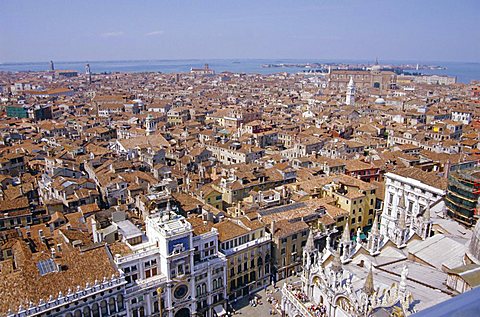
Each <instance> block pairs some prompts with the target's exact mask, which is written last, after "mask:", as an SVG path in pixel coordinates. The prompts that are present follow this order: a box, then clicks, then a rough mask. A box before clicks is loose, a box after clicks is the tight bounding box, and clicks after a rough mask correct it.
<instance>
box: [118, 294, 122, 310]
mask: <svg viewBox="0 0 480 317" xmlns="http://www.w3.org/2000/svg"><path fill="white" fill-rule="evenodd" d="M117 305H118V310H122V309H123V295H122V294H118V296H117Z"/></svg>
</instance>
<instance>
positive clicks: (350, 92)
mask: <svg viewBox="0 0 480 317" xmlns="http://www.w3.org/2000/svg"><path fill="white" fill-rule="evenodd" d="M345 103H346V104H347V105H349V106H354V105H355V83H354V82H353V77H352V76H350V81H349V82H348V85H347V98H346V100H345Z"/></svg>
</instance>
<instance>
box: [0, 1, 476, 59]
mask: <svg viewBox="0 0 480 317" xmlns="http://www.w3.org/2000/svg"><path fill="white" fill-rule="evenodd" d="M376 56H378V57H379V58H380V59H383V60H392V59H394V60H424V61H480V0H457V1H454V0H448V1H447V0H397V1H389V0H381V1H380V0H378V1H374V0H355V1H354V0H351V1H347V0H329V1H326V0H318V1H315V0H309V1H302V0H294V1H293V0H292V1H282V0H275V1H274V0H271V1H261V0H252V1H246V0H245V1H244V0H235V1H233V0H217V1H210V0H196V1H182V0H170V1H141V0H140V1H138V0H137V1H133V0H132V1H119V0H95V1H90V0H81V1H49V0H44V1H43V0H42V1H39V0H31V1H21V0H0V62H12V61H48V60H50V59H53V60H56V61H68V60H118V59H188V58H317V59H322V58H323V59H332V58H335V59H369V60H372V59H374V58H375V57H376Z"/></svg>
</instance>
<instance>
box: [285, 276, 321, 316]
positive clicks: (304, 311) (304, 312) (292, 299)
mask: <svg viewBox="0 0 480 317" xmlns="http://www.w3.org/2000/svg"><path fill="white" fill-rule="evenodd" d="M282 296H283V297H284V298H285V299H286V301H287V303H289V304H292V305H293V306H294V307H295V309H296V310H298V311H299V312H300V314H301V316H304V317H314V315H313V314H312V313H311V312H310V311H309V310H308V308H307V307H306V306H305V305H304V304H303V303H302V302H301V301H300V300H299V299H298V298H297V297H296V296H295V295H294V294H293V292H292V291H291V290H289V289H288V288H287V284H284V285H283V287H282Z"/></svg>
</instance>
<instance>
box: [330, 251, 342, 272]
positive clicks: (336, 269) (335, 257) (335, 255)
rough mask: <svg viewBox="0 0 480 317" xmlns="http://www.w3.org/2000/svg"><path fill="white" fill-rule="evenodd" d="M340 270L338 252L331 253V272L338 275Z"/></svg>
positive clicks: (340, 264)
mask: <svg viewBox="0 0 480 317" xmlns="http://www.w3.org/2000/svg"><path fill="white" fill-rule="evenodd" d="M341 270H342V260H341V259H340V250H338V249H337V250H336V251H335V252H334V253H333V261H332V271H333V272H335V273H338V272H340V271H341Z"/></svg>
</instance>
